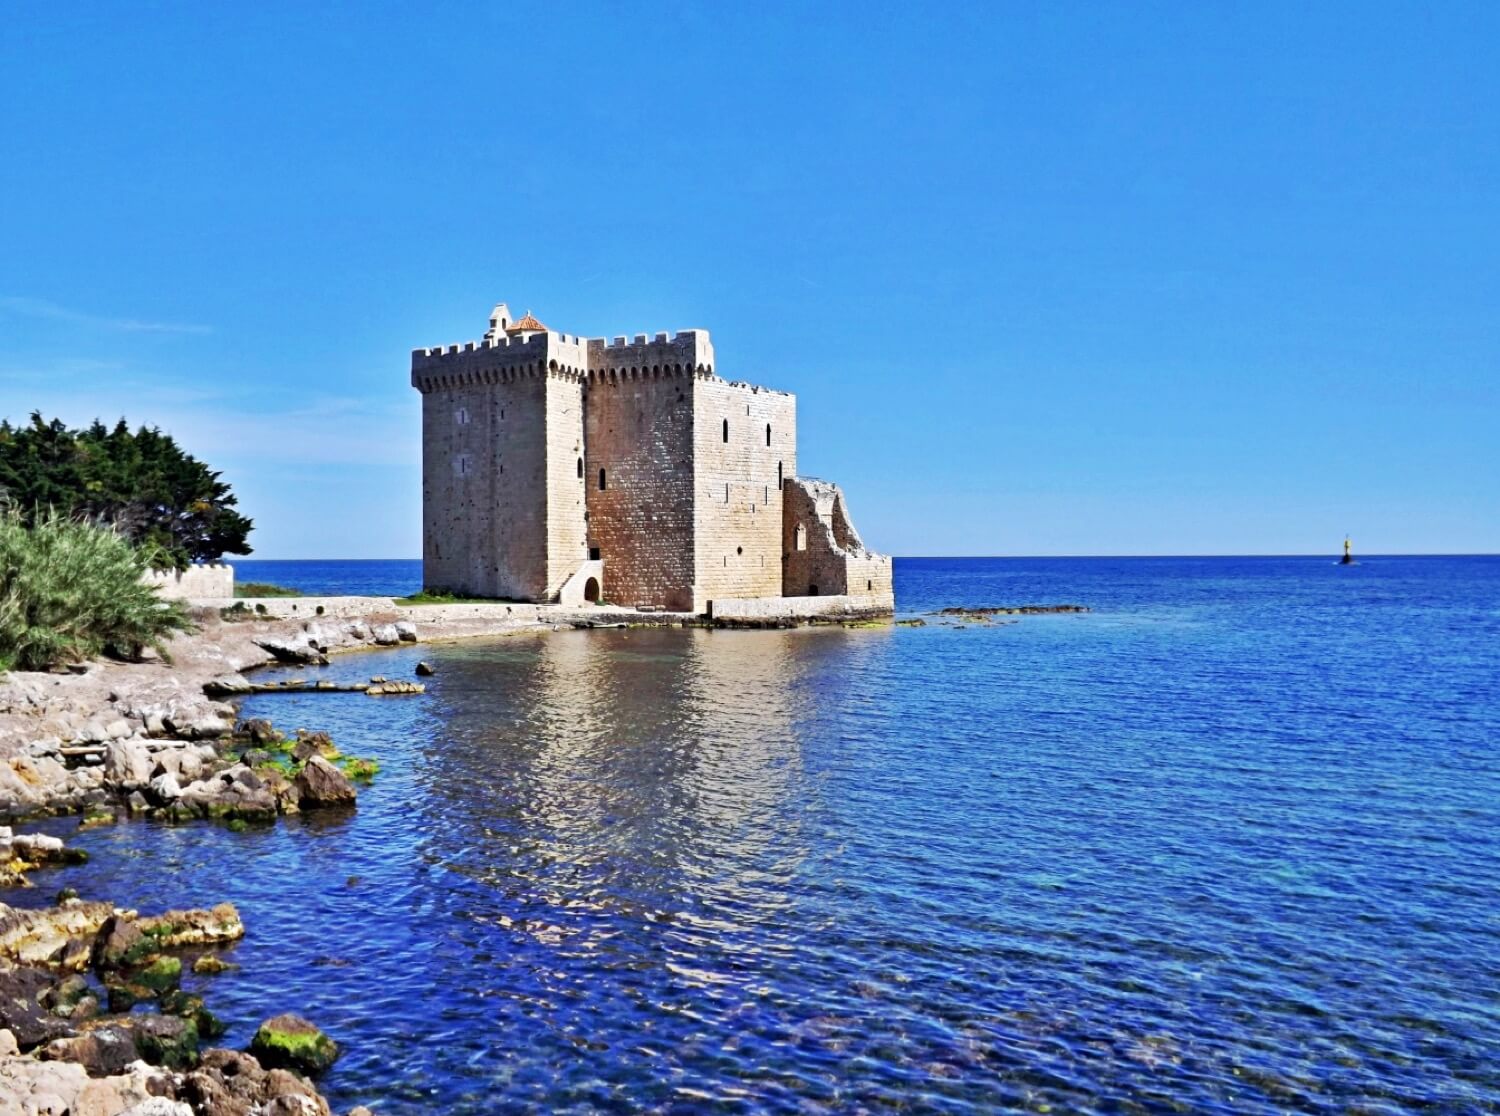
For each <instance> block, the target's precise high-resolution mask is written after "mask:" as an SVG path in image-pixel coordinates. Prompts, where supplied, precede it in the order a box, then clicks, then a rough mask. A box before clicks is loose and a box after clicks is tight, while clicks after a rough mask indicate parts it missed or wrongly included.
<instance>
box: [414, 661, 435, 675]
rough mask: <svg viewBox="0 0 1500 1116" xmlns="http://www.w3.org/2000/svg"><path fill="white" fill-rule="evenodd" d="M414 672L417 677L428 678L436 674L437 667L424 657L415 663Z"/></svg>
mask: <svg viewBox="0 0 1500 1116" xmlns="http://www.w3.org/2000/svg"><path fill="white" fill-rule="evenodd" d="M416 673H417V677H419V678H428V677H431V676H432V675H434V674H436V673H437V669H436V668H435V667H434V666H433V665H432V664H431V663H429V662H428V661H427V660H426V659H423V660H422V661H421V662H420V663H418V664H417V669H416Z"/></svg>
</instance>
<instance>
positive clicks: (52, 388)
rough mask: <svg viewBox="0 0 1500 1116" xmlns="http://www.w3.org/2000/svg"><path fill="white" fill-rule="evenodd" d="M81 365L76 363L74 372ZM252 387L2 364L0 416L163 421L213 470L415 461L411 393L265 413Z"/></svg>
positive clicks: (416, 417) (417, 417)
mask: <svg viewBox="0 0 1500 1116" xmlns="http://www.w3.org/2000/svg"><path fill="white" fill-rule="evenodd" d="M80 371H81V372H82V370H80ZM264 404H265V401H264V400H262V399H258V398H256V397H255V395H254V394H253V393H251V394H249V395H246V394H242V393H237V392H232V391H229V390H219V391H214V390H212V389H205V390H198V389H195V388H191V387H189V388H184V387H182V386H179V385H174V384H161V383H151V382H149V381H147V380H145V379H142V378H138V377H134V376H122V375H118V374H116V373H114V372H110V371H101V372H98V373H94V374H89V373H87V372H83V373H82V374H81V375H75V376H72V377H64V376H50V377H45V378H43V377H38V378H35V379H31V378H26V379H17V380H10V379H9V378H8V377H7V375H6V370H5V365H4V362H3V361H0V417H6V416H8V417H9V418H10V420H11V421H12V422H16V421H24V420H25V418H26V416H27V415H29V414H30V413H31V412H32V411H40V412H41V413H42V415H43V416H44V417H46V418H49V419H50V418H53V417H56V418H60V419H62V420H63V421H64V422H65V423H67V424H68V425H70V426H84V425H87V424H88V423H90V422H92V421H94V419H96V418H97V419H101V420H102V421H104V422H105V423H113V422H114V421H115V420H117V419H119V418H120V417H121V416H123V417H124V418H125V419H126V421H128V422H129V423H130V425H131V426H137V425H140V424H142V423H144V424H145V425H147V426H159V427H160V428H161V429H162V430H164V431H166V432H167V433H169V434H171V435H172V436H173V437H175V438H176V439H177V441H178V442H179V443H180V444H181V445H182V446H183V448H184V449H186V450H187V451H188V452H189V453H192V454H194V455H195V456H197V457H199V458H201V459H203V460H204V461H207V462H208V463H209V464H210V465H212V466H214V467H215V468H225V469H229V468H236V469H238V468H246V467H250V468H253V467H254V466H255V464H256V463H258V462H263V461H265V460H267V459H272V458H274V459H275V460H276V461H277V462H279V463H281V464H287V465H346V466H359V465H409V464H411V463H413V462H418V461H420V460H421V440H420V435H421V412H420V407H419V404H418V403H417V401H416V400H415V399H411V400H404V399H401V398H399V397H395V398H380V397H368V398H367V397H360V396H331V395H324V396H312V397H309V398H306V399H303V400H299V401H297V402H296V403H294V404H293V405H292V406H289V407H286V408H284V409H276V410H265V409H262V408H263V407H264Z"/></svg>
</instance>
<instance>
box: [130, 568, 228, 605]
mask: <svg viewBox="0 0 1500 1116" xmlns="http://www.w3.org/2000/svg"><path fill="white" fill-rule="evenodd" d="M141 580H142V581H143V582H145V583H146V584H147V585H150V586H152V587H154V588H155V589H156V592H157V595H158V596H161V597H165V598H166V599H167V600H172V601H185V600H193V599H197V598H201V599H203V600H223V601H225V602H226V603H227V602H228V599H229V598H230V597H233V596H234V567H233V566H229V565H225V564H223V563H221V562H214V563H211V564H208V565H202V566H189V567H188V568H187V569H185V570H147V571H146V572H145V573H143V574H142V575H141Z"/></svg>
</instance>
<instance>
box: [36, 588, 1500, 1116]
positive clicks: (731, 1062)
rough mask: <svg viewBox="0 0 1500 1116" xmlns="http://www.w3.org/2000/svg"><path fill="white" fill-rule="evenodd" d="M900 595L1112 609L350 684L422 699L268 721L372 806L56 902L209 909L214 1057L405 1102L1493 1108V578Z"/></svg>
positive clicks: (478, 664)
mask: <svg viewBox="0 0 1500 1116" xmlns="http://www.w3.org/2000/svg"><path fill="white" fill-rule="evenodd" d="M391 572H392V571H386V574H382V575H381V576H388V575H389V574H390V573H391ZM394 572H395V573H396V574H401V571H400V570H396V571H394ZM283 573H285V571H283ZM336 575H337V571H336V570H335V571H333V573H332V574H330V573H329V571H328V570H325V571H323V572H322V573H319V574H317V575H313V576H315V577H316V578H319V579H322V580H321V581H318V582H317V583H315V584H314V583H311V582H310V583H308V585H307V587H308V588H313V589H321V590H324V591H336V590H337V588H339V585H338V584H336V583H333V582H329V581H328V580H327V579H328V578H329V577H330V576H334V577H336ZM409 575H410V571H409V570H408V571H406V573H405V574H401V576H409ZM351 576H354V575H351ZM358 576H359V577H361V578H363V579H364V581H363V582H361V583H362V584H369V583H370V582H369V570H368V569H365V570H362V571H360V572H359V574H358ZM280 580H288V579H287V578H285V577H282V578H280ZM405 587H406V586H405V585H404V584H399V583H398V584H392V585H391V586H390V588H391V590H392V591H399V590H400V589H403V588H405ZM897 589H898V600H899V604H900V607H901V609H902V611H903V612H906V613H910V614H915V613H921V612H925V611H929V610H932V609H935V608H938V607H941V606H944V605H949V604H996V603H1005V604H1017V603H1029V602H1042V603H1055V602H1063V601H1069V602H1079V603H1083V604H1087V605H1091V606H1093V607H1094V608H1095V610H1096V611H1094V612H1092V613H1090V614H1087V615H1081V616H1055V617H1054V616H1041V617H1028V618H1024V619H1021V620H1020V621H1019V622H1016V623H1006V624H995V625H963V626H958V627H949V626H944V625H942V624H940V623H939V622H937V620H936V619H935V618H931V617H929V623H928V626H926V627H921V628H906V627H899V628H888V629H879V630H869V629H853V630H842V629H832V630H830V629H819V630H804V631H795V632H710V631H698V630H688V631H684V630H666V631H645V630H639V631H628V632H622V631H599V632H571V631H570V632H560V633H552V634H548V635H545V636H519V637H511V638H508V639H504V640H497V641H492V642H486V643H465V644H453V645H448V646H434V647H423V648H406V649H400V650H395V651H390V652H383V653H377V654H370V655H361V656H352V657H345V658H342V659H339V660H336V661H335V664H334V665H333V666H332V667H330V668H327V669H326V670H324V671H322V672H320V673H321V674H322V675H324V676H327V677H331V678H348V679H354V678H358V677H362V676H367V675H369V674H370V673H374V672H380V673H386V674H391V675H409V673H410V671H411V668H412V667H413V666H414V664H415V662H416V661H417V659H418V658H427V659H430V660H431V661H433V662H434V663H435V664H436V665H437V668H438V673H437V675H436V677H435V678H433V679H432V680H431V682H430V689H429V693H428V694H427V695H426V696H425V697H424V698H416V699H410V698H407V699H392V700H384V701H376V700H375V699H369V698H365V697H362V696H359V695H337V696H313V695H306V696H296V697H275V698H269V697H268V698H256V699H252V700H251V702H250V703H248V705H247V707H246V712H247V713H249V714H251V715H264V716H270V717H272V718H274V719H275V720H276V721H277V722H278V724H281V725H283V726H285V727H287V728H295V727H297V726H306V727H318V728H326V729H329V730H330V731H332V732H333V734H334V735H335V737H336V738H337V739H338V741H339V743H340V744H341V745H342V746H343V747H344V748H345V750H346V751H349V752H352V753H356V754H362V755H371V756H374V757H376V758H378V759H379V760H380V761H381V762H382V764H383V765H384V771H383V773H382V775H381V776H380V778H379V779H378V780H377V781H376V783H375V784H374V786H373V787H372V788H371V789H370V790H368V791H366V792H365V793H364V794H363V795H362V796H361V801H360V808H359V810H358V812H357V813H356V814H354V815H352V816H350V817H347V818H342V819H323V820H313V819H309V820H305V821H297V820H293V821H291V822H289V823H287V824H284V825H281V826H278V827H277V828H275V829H274V830H268V831H261V832H253V833H248V834H240V835H235V834H231V833H228V832H227V831H225V830H223V829H219V828H215V827H212V826H208V825H201V826H187V827H182V828H179V829H157V828H154V827H148V826H146V825H144V824H132V825H122V826H118V827H115V828H112V829H107V830H97V831H92V832H88V833H85V834H81V835H79V836H78V837H77V841H78V843H79V844H82V845H84V846H85V847H87V848H88V849H89V850H90V851H91V852H92V854H93V860H92V862H91V863H90V864H89V865H87V866H85V867H83V868H80V869H69V870H66V871H65V872H63V873H58V874H55V875H53V876H52V878H50V879H44V880H43V881H42V887H41V888H39V889H38V892H37V893H35V894H36V896H37V898H38V899H41V898H42V897H43V896H44V895H45V894H48V893H50V892H51V891H52V890H55V887H56V886H58V885H60V884H61V883H62V882H64V881H66V882H69V883H72V884H73V885H74V886H77V887H79V888H80V890H82V891H83V893H84V894H85V895H88V894H98V895H101V896H109V897H112V898H116V899H118V900H121V901H127V902H136V903H141V904H143V905H145V906H149V907H153V908H154V907H161V906H165V905H176V904H189V903H205V902H211V901H215V900H219V899H224V898H228V899H232V900H233V901H235V902H236V903H238V904H239V905H240V906H241V909H242V911H243V913H244V915H245V919H246V922H247V924H248V925H249V927H250V934H249V937H248V938H247V939H246V940H245V942H244V943H242V944H241V945H240V946H238V947H237V948H236V949H235V950H234V951H233V952H234V954H235V959H236V960H238V961H241V962H243V964H244V968H243V969H242V970H241V971H239V972H238V973H231V974H226V975H224V976H220V977H214V978H207V979H203V980H202V981H201V982H200V983H201V985H202V987H204V988H205V989H206V994H207V996H208V998H209V1002H210V1005H211V1006H213V1007H215V1008H217V1009H218V1010H220V1011H221V1012H222V1013H223V1014H225V1015H227V1016H229V1017H230V1018H231V1019H232V1020H233V1021H234V1023H235V1029H234V1031H233V1032H232V1033H231V1035H230V1040H231V1041H234V1042H242V1041H244V1040H247V1039H248V1036H249V1033H250V1030H251V1028H252V1027H253V1025H254V1023H255V1021H256V1020H258V1019H259V1018H262V1017H264V1016H265V1015H268V1014H271V1013H273V1012H277V1011H282V1010H287V1009H297V1010H300V1011H303V1012H304V1013H305V1014H307V1015H309V1016H310V1017H311V1018H313V1019H315V1020H317V1021H318V1022H320V1023H321V1024H322V1025H323V1026H325V1027H326V1028H327V1029H328V1030H329V1031H330V1032H332V1033H333V1034H334V1036H335V1037H336V1038H338V1039H339V1041H340V1042H342V1043H343V1044H344V1046H345V1048H346V1050H347V1053H346V1055H345V1056H344V1058H343V1059H342V1060H341V1061H340V1062H339V1064H338V1066H337V1067H336V1068H335V1070H334V1071H333V1072H332V1073H331V1074H330V1075H329V1077H328V1078H327V1079H326V1081H325V1085H326V1086H327V1088H328V1090H329V1092H330V1093H331V1094H332V1096H333V1097H334V1099H335V1101H336V1102H337V1103H338V1104H340V1105H346V1106H347V1105H350V1104H353V1103H355V1102H357V1101H364V1102H371V1103H374V1102H379V1103H378V1111H380V1112H382V1113H385V1114H392V1116H393V1114H398V1113H419V1112H455V1113H487V1112H502V1111H528V1110H537V1109H544V1110H554V1111H630V1110H636V1109H641V1108H646V1109H656V1110H662V1111H684V1112H695V1111H702V1110H705V1109H713V1110H722V1111H747V1112H749V1111H776V1112H793V1111H796V1112H803V1111H814V1112H816V1111H837V1112H845V1111H888V1110H901V1111H924V1112H984V1111H993V1110H996V1109H1004V1108H1014V1109H1021V1110H1032V1111H1053V1112H1100V1113H1104V1112H1159V1111H1186V1112H1226V1113H1227V1112H1236V1113H1238V1112H1252V1113H1254V1112H1265V1113H1270V1112H1285V1111H1307V1112H1348V1111H1361V1112H1406V1111H1417V1110H1421V1111H1437V1112H1454V1113H1460V1112H1464V1113H1467V1112H1493V1111H1496V1110H1497V1109H1500V1099H1497V1097H1500V1071H1497V1069H1496V1059H1495V1052H1496V1051H1497V1050H1500V900H1497V888H1500V825H1497V822H1500V757H1497V747H1500V559H1494V558H1453V559H1445V558H1420V559H1408V558H1388V559H1380V558H1370V559H1366V560H1365V561H1364V562H1362V564H1361V565H1359V566H1356V567H1354V568H1352V569H1340V568H1338V567H1336V566H1334V565H1333V564H1332V563H1331V562H1330V561H1329V560H1326V559H1120V560H1102V559H1101V560H1083V559H1079V560H964V561H956V560H947V561H937V560H926V561H924V560H904V561H901V562H900V563H898V566H897ZM303 673H308V672H303ZM57 824H63V823H57Z"/></svg>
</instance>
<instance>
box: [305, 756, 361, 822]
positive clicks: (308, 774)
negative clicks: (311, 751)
mask: <svg viewBox="0 0 1500 1116" xmlns="http://www.w3.org/2000/svg"><path fill="white" fill-rule="evenodd" d="M294 785H295V786H296V788H297V791H298V794H299V797H300V803H301V807H302V809H304V810H306V809H309V808H315V807H324V806H352V805H354V801H355V798H356V794H355V790H354V784H353V783H351V782H349V780H348V778H346V777H345V775H344V773H343V772H342V771H340V770H339V769H338V768H337V767H334V766H333V764H331V763H329V762H328V761H327V760H326V759H324V758H323V757H322V756H313V757H311V758H310V759H309V760H308V761H307V763H306V764H305V765H303V768H302V770H301V771H299V772H298V773H297V778H296V780H295V783H294Z"/></svg>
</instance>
